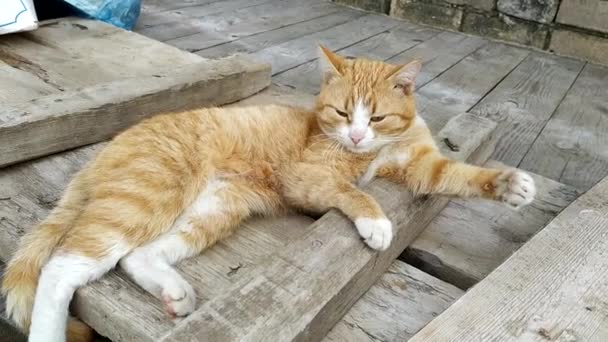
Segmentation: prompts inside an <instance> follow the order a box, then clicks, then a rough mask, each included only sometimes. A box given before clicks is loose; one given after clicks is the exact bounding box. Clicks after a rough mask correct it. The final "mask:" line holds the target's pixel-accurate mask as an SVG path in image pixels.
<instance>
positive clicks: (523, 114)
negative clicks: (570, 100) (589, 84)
mask: <svg viewBox="0 0 608 342" xmlns="http://www.w3.org/2000/svg"><path fill="white" fill-rule="evenodd" d="M583 65H584V63H583V62H580V61H576V60H573V59H569V58H563V57H557V56H550V55H546V54H540V53H532V54H530V55H528V57H526V59H525V60H524V61H523V62H522V63H521V64H520V65H518V66H517V67H516V68H515V69H514V70H513V71H512V72H511V73H510V74H509V75H508V76H507V77H506V78H505V79H504V80H502V81H501V82H500V83H498V84H497V85H496V88H494V89H493V90H492V91H491V92H490V93H488V94H487V95H486V96H485V97H484V98H483V99H482V100H481V101H480V102H479V103H478V104H477V105H475V107H473V108H472V109H471V110H470V112H471V113H475V114H478V115H482V116H485V117H488V118H490V119H492V120H494V121H496V122H499V123H500V125H499V127H498V128H497V133H496V134H497V135H498V136H499V141H498V145H497V147H496V151H494V154H493V155H492V158H493V159H496V160H499V161H501V162H503V163H505V164H507V165H511V166H517V165H519V163H520V162H521V160H522V159H523V158H524V156H525V154H526V153H527V152H528V150H529V149H530V146H531V145H532V143H533V142H534V140H536V137H537V136H538V134H539V133H540V131H541V130H542V129H543V127H544V126H545V124H546V123H547V121H548V120H549V118H550V117H551V115H552V114H553V113H554V111H555V109H556V108H557V106H558V105H559V104H560V102H561V101H562V99H563V98H564V96H565V94H566V92H567V91H568V89H570V87H571V86H572V83H573V82H574V80H575V79H576V77H577V76H578V74H579V73H580V71H581V70H582V68H583Z"/></svg>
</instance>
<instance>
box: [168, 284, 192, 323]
mask: <svg viewBox="0 0 608 342" xmlns="http://www.w3.org/2000/svg"><path fill="white" fill-rule="evenodd" d="M161 296H162V300H163V303H164V304H165V310H166V311H167V313H168V314H169V316H171V317H172V318H175V317H183V316H186V315H188V314H190V313H192V312H193V311H194V309H195V305H196V294H195V292H194V289H193V288H192V286H191V285H190V284H188V283H187V282H186V281H178V282H175V283H173V284H171V285H169V286H167V287H165V288H164V289H163V291H162V295H161Z"/></svg>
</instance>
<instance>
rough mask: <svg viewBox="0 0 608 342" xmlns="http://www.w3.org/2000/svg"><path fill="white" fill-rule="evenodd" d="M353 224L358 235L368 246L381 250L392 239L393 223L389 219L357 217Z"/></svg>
mask: <svg viewBox="0 0 608 342" xmlns="http://www.w3.org/2000/svg"><path fill="white" fill-rule="evenodd" d="M355 226H356V227H357V231H358V232H359V235H361V237H362V238H363V239H364V240H365V243H367V245H368V246H370V247H371V248H373V249H377V250H380V251H383V250H385V249H387V248H388V246H390V244H391V240H392V239H393V225H392V224H391V221H389V220H387V219H385V218H381V219H372V218H367V217H363V218H358V219H356V220H355Z"/></svg>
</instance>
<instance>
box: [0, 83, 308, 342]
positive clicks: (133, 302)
mask: <svg viewBox="0 0 608 342" xmlns="http://www.w3.org/2000/svg"><path fill="white" fill-rule="evenodd" d="M296 100H297V101H296ZM313 100H314V99H313V98H312V97H307V96H305V95H297V94H286V93H285V89H282V88H280V87H271V88H270V89H268V90H266V91H263V92H262V93H260V94H258V95H256V96H253V97H251V98H248V99H246V100H245V101H242V102H241V103H238V104H234V105H245V104H255V103H257V104H262V103H294V104H300V105H303V106H309V105H311V104H312V102H313ZM104 145H105V143H98V144H95V145H90V146H87V147H82V148H79V149H76V150H72V151H69V152H64V153H59V154H55V155H52V156H49V157H46V158H41V159H37V160H35V161H31V162H26V163H22V164H19V165H14V166H10V167H7V168H4V169H2V170H0V259H1V260H8V259H9V258H10V255H12V253H14V249H15V248H16V246H17V241H18V239H19V237H20V236H21V235H23V234H24V233H25V232H26V231H29V230H30V229H32V227H34V226H35V225H36V223H37V222H39V221H40V220H42V219H43V218H44V217H45V216H46V215H47V214H48V212H49V210H50V209H51V208H52V207H53V205H54V203H55V202H56V201H57V200H58V199H59V198H60V196H61V192H62V191H63V189H64V188H65V186H66V185H67V183H68V181H69V179H70V178H71V177H72V175H73V174H74V173H75V172H77V171H78V170H79V169H80V168H82V166H83V165H84V164H85V163H86V162H87V161H88V160H90V159H91V158H92V157H94V156H95V154H96V153H98V152H99V151H100V150H101V149H102V148H103V146H104ZM312 222H313V220H312V219H311V218H309V217H306V216H299V215H289V216H286V217H282V218H272V219H254V220H250V221H248V222H246V223H244V224H243V225H242V227H241V228H240V229H239V231H238V233H237V234H235V235H234V236H232V237H231V238H229V239H227V240H225V241H222V242H220V243H219V244H217V245H216V246H215V247H214V248H212V249H210V250H208V251H206V252H205V253H203V254H202V255H200V256H199V257H197V258H194V259H190V260H187V261H185V262H183V263H180V265H179V271H180V273H182V274H183V275H184V277H185V278H186V279H188V280H189V282H190V283H191V284H192V285H193V287H194V289H195V290H196V292H197V294H198V296H199V298H198V300H199V303H204V302H205V301H207V300H209V298H211V297H214V296H216V295H218V293H220V292H221V291H222V290H223V289H225V288H227V287H228V286H230V285H231V284H233V283H235V282H237V281H239V280H240V279H241V278H242V277H244V276H245V275H247V274H248V272H249V270H250V269H252V268H253V267H254V265H256V264H257V261H256V260H258V259H261V258H264V257H265V256H267V255H268V254H269V253H271V252H272V251H274V250H275V249H276V248H278V247H279V246H282V245H284V244H286V243H288V242H290V241H291V240H293V239H297V238H298V237H300V236H301V235H302V234H305V233H306V232H307V227H308V226H309V225H310V224H311V223H312ZM72 307H73V309H74V310H75V311H76V313H77V314H78V315H79V317H81V318H82V319H84V320H85V321H86V322H87V323H89V324H90V325H91V326H93V327H94V328H95V329H96V330H97V331H98V332H99V333H101V334H102V335H104V336H108V337H110V338H111V339H112V340H114V341H157V340H158V339H159V338H160V337H162V336H163V335H164V334H166V333H167V332H168V331H169V330H170V329H171V328H172V327H173V326H174V324H175V323H174V322H172V321H171V320H170V319H169V318H168V317H167V316H166V315H165V313H164V311H163V309H162V306H161V303H160V301H158V300H157V299H155V298H153V297H151V295H149V294H148V293H146V292H144V291H143V290H141V289H140V288H139V287H138V286H137V285H135V284H134V283H133V282H132V281H131V280H130V279H129V278H128V277H127V276H126V275H125V274H124V273H123V272H122V271H121V270H117V271H113V272H111V273H110V274H109V275H108V276H106V277H104V278H103V279H101V280H100V281H98V282H95V283H94V284H91V285H90V286H87V287H85V288H82V289H80V290H79V291H78V292H77V293H76V296H75V299H74V302H73V304H72Z"/></svg>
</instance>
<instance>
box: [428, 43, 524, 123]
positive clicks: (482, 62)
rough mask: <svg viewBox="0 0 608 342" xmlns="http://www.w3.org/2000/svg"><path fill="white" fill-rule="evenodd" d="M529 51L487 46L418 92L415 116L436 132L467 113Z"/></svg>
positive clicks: (506, 46)
mask: <svg viewBox="0 0 608 342" xmlns="http://www.w3.org/2000/svg"><path fill="white" fill-rule="evenodd" d="M529 53H530V52H529V51H528V50H524V49H519V48H515V47H513V46H508V45H504V44H500V43H488V44H486V45H484V46H483V47H482V48H480V49H478V50H476V51H475V52H473V53H472V54H470V55H468V56H466V57H465V58H463V59H462V60H461V61H460V62H458V63H457V64H455V65H454V66H452V67H451V68H449V69H448V70H446V71H445V72H443V73H442V74H441V75H439V76H438V77H437V78H435V79H433V80H432V81H431V82H429V83H427V84H425V85H423V86H422V87H420V88H418V92H417V94H418V96H417V98H416V101H417V102H416V103H417V104H418V106H417V107H418V113H419V114H420V115H421V116H423V117H424V118H425V120H426V121H427V124H428V125H429V127H430V128H431V129H432V130H433V131H436V130H437V128H439V127H443V125H445V123H446V122H447V121H448V120H449V119H450V118H452V117H453V116H454V115H456V114H458V113H461V112H466V111H468V110H469V109H471V108H472V107H473V106H475V105H476V104H477V102H479V100H481V99H482V98H483V96H484V95H485V94H486V93H488V92H489V91H490V90H492V89H493V88H494V87H495V85H496V84H497V83H498V82H500V81H501V80H502V79H503V78H504V77H505V76H506V75H507V74H509V72H511V70H513V69H514V68H515V67H516V66H517V65H518V64H519V63H521V62H522V61H523V59H524V58H525V57H526V56H527V55H528V54H529Z"/></svg>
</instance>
